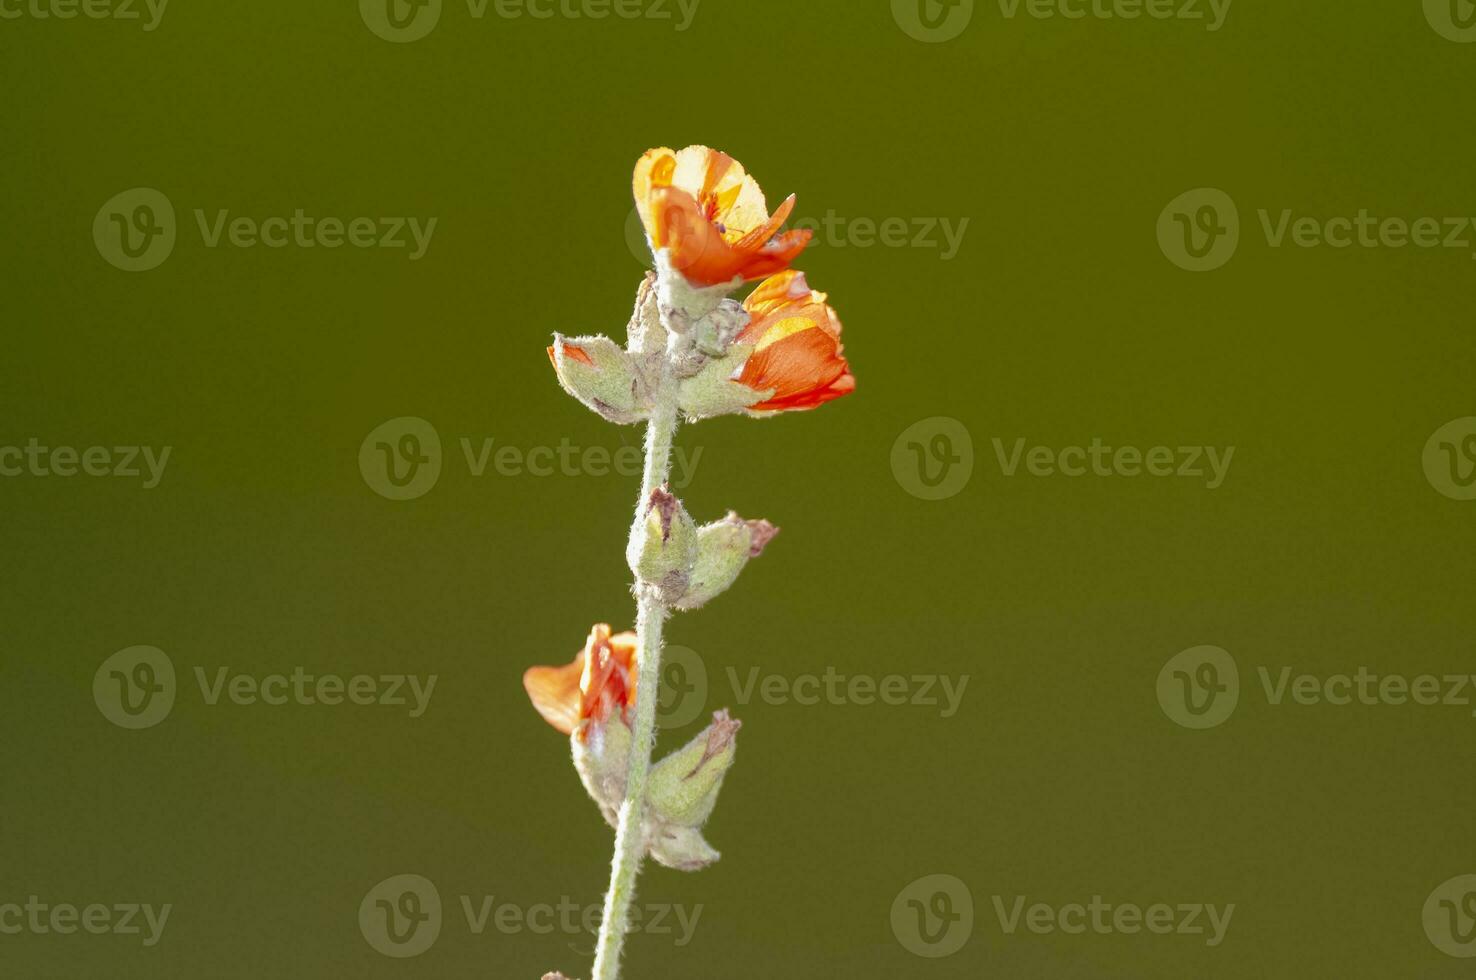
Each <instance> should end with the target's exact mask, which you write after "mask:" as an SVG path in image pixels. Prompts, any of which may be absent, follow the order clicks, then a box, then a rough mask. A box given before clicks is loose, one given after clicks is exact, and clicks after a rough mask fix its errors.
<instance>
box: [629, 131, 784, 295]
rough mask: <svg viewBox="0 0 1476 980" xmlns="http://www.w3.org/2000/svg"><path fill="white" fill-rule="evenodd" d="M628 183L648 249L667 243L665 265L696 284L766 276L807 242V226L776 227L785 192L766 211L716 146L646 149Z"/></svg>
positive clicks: (756, 190)
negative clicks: (774, 207) (771, 211)
mask: <svg viewBox="0 0 1476 980" xmlns="http://www.w3.org/2000/svg"><path fill="white" fill-rule="evenodd" d="M632 186H633V190H634V193H635V201H636V209H637V211H639V212H640V216H641V221H642V223H643V224H644V225H645V226H646V234H647V235H648V236H649V238H650V240H651V245H652V247H653V248H656V249H663V248H665V249H668V250H669V252H670V255H671V263H672V266H673V267H674V268H675V269H676V270H677V271H678V272H680V273H681V274H682V275H683V276H685V277H686V278H687V279H688V280H689V281H691V282H694V283H697V284H700V285H707V286H715V285H721V284H724V283H729V282H732V281H733V280H734V279H742V280H744V281H747V280H750V279H759V278H762V277H764V276H768V275H772V274H773V273H776V272H779V271H780V270H782V269H785V268H788V266H789V263H790V262H792V261H794V259H795V258H796V257H797V256H798V255H799V254H800V253H801V252H803V251H804V250H805V246H807V245H808V244H809V243H810V238H811V235H812V233H811V232H810V231H808V230H797V231H788V232H784V233H782V234H781V233H780V229H781V228H782V227H783V226H784V222H785V221H786V220H788V218H789V215H790V213H791V212H792V211H793V210H794V197H793V195H791V196H790V197H789V198H788V199H786V200H785V202H784V203H783V204H782V205H780V207H779V209H778V210H777V211H776V212H774V214H773V215H772V216H771V215H770V214H769V210H768V205H767V204H766V203H765V201H764V193H763V190H762V189H761V188H760V187H759V185H758V182H757V181H755V180H754V179H753V178H752V177H750V176H749V175H748V173H747V172H746V171H745V170H744V169H743V165H742V164H740V163H739V162H738V161H737V160H734V159H733V158H732V157H730V156H728V155H727V154H726V153H722V152H720V151H718V150H713V149H709V148H708V147H705V146H689V147H687V148H685V149H683V150H677V151H673V150H670V149H667V148H665V147H661V148H658V149H655V150H649V151H647V152H646V154H645V155H644V156H642V157H641V159H640V160H639V161H638V162H637V163H636V168H635V176H634V179H633V181H632Z"/></svg>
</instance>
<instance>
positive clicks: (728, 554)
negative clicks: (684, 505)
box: [675, 512, 779, 610]
mask: <svg viewBox="0 0 1476 980" xmlns="http://www.w3.org/2000/svg"><path fill="white" fill-rule="evenodd" d="M778 533H779V529H778V528H777V527H775V526H774V525H772V524H770V523H769V522H768V521H762V520H760V521H745V520H744V519H743V518H741V517H739V516H738V515H737V514H734V513H731V512H730V513H729V514H728V516H727V517H724V518H723V519H722V520H720V521H715V522H713V523H711V524H704V525H703V526H702V527H701V528H699V529H698V530H697V562H696V564H695V565H694V566H693V568H692V575H691V578H690V580H689V582H688V584H687V591H686V592H684V593H683V594H682V597H681V598H680V599H678V600H677V601H676V604H675V605H676V608H678V609H683V610H687V609H697V608H700V607H701V606H703V605H705V604H707V603H708V602H709V601H711V600H712V599H713V598H715V597H717V596H719V595H721V594H722V593H724V592H726V591H727V590H728V587H729V586H731V585H732V584H733V582H734V581H736V580H737V578H738V573H739V572H741V571H743V567H744V566H745V565H747V564H748V560H749V559H750V558H757V557H758V556H759V555H761V554H763V551H764V548H765V546H767V545H768V543H769V542H770V541H772V540H773V539H774V535H776V534H778Z"/></svg>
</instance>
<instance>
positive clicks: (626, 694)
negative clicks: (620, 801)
mask: <svg viewBox="0 0 1476 980" xmlns="http://www.w3.org/2000/svg"><path fill="white" fill-rule="evenodd" d="M523 688H524V689H525V690H526V691H527V692H528V697H529V698H530V699H531V700H532V701H533V707H534V708H536V709H537V711H538V713H539V714H540V715H542V716H543V719H544V720H545V721H547V722H548V723H549V724H550V725H552V726H554V727H555V728H557V729H558V730H559V731H561V732H563V733H564V734H565V735H572V734H574V732H575V731H576V730H577V731H579V734H580V737H581V738H583V737H584V735H585V734H586V732H587V731H588V729H587V727H586V726H585V725H584V723H585V722H592V723H594V724H601V725H602V724H604V723H605V722H607V721H608V720H609V719H610V716H611V715H612V714H614V713H615V710H616V709H617V708H618V709H619V710H620V720H621V721H622V722H625V723H626V724H629V722H628V720H627V719H626V718H625V710H626V709H627V708H629V707H631V706H633V705H634V704H635V688H636V635H635V634H634V633H629V632H626V633H617V634H615V635H614V636H611V635H610V627H609V626H608V625H606V624H604V623H600V624H598V625H597V626H595V627H594V629H592V630H591V631H590V634H589V639H588V640H586V641H585V643H584V649H583V650H580V651H579V653H578V654H576V655H575V657H574V661H573V663H570V664H566V665H565V666H563V667H530V668H528V670H527V671H526V672H525V673H524V674H523Z"/></svg>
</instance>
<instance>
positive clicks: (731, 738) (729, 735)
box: [647, 709, 743, 828]
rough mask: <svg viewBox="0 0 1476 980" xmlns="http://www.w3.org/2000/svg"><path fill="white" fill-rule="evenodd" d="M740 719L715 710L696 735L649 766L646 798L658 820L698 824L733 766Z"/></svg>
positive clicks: (701, 823) (699, 825)
mask: <svg viewBox="0 0 1476 980" xmlns="http://www.w3.org/2000/svg"><path fill="white" fill-rule="evenodd" d="M742 727H743V722H741V721H735V720H734V719H733V718H731V717H729V716H728V712H727V710H726V709H725V710H723V711H718V712H715V713H714V714H713V716H712V724H710V725H708V726H707V728H706V729H704V730H703V731H702V732H701V733H700V734H699V735H698V736H697V737H696V738H694V739H692V741H690V742H688V743H687V744H686V745H685V746H683V747H682V748H680V749H677V750H676V751H675V752H673V753H672V754H671V755H669V756H667V757H666V758H664V759H662V760H661V761H660V762H658V763H656V765H655V766H654V767H653V768H652V769H651V782H650V787H649V794H648V796H647V799H648V801H649V805H650V807H651V816H652V818H653V819H655V820H657V821H658V822H660V823H664V824H671V825H674V826H680V827H694V828H695V827H701V826H702V825H703V824H704V823H706V822H707V818H708V817H709V816H711V815H712V808H713V806H715V805H716V804H717V797H718V791H719V790H720V789H722V787H723V777H724V776H726V775H727V774H728V770H729V769H731V768H732V766H733V757H734V750H735V748H736V746H737V737H738V729H740V728H742Z"/></svg>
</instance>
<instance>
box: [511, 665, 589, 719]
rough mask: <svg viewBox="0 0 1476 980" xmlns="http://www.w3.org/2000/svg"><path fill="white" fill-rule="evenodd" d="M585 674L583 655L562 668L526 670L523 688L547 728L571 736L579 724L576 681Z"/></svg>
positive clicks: (533, 668) (532, 668) (530, 668)
mask: <svg viewBox="0 0 1476 980" xmlns="http://www.w3.org/2000/svg"><path fill="white" fill-rule="evenodd" d="M583 674H584V652H583V651H582V650H581V651H580V652H579V655H578V656H576V657H575V658H574V662H573V663H571V664H565V665H564V666H562V667H529V668H528V669H527V670H526V671H525V672H524V673H523V689H524V690H526V691H527V692H528V698H529V699H530V700H531V701H532V702H533V707H534V708H535V709H537V711H538V713H539V714H540V715H542V716H543V719H544V720H545V721H547V722H548V723H549V724H550V725H552V726H554V727H555V728H557V729H558V730H559V731H561V732H563V733H564V734H565V735H572V734H574V726H575V725H577V724H578V723H579V679H580V677H581V676H583Z"/></svg>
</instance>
